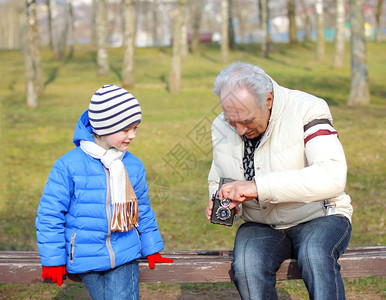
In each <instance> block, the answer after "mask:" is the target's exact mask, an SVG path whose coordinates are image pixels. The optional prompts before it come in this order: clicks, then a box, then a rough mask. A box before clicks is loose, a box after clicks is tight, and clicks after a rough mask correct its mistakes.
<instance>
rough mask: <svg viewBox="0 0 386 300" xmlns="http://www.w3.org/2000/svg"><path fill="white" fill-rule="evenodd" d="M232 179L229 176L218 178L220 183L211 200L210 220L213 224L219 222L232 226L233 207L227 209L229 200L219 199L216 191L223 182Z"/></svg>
mask: <svg viewBox="0 0 386 300" xmlns="http://www.w3.org/2000/svg"><path fill="white" fill-rule="evenodd" d="M232 181H234V180H233V179H230V178H220V184H219V187H218V190H217V191H216V193H215V194H214V195H213V196H212V201H213V209H212V216H211V219H210V221H211V222H212V223H213V224H220V225H226V226H232V224H233V219H234V216H235V209H234V208H233V209H229V205H230V204H231V202H232V201H231V200H229V199H225V198H223V199H219V197H218V191H219V190H220V188H221V186H222V185H223V184H224V183H228V182H232Z"/></svg>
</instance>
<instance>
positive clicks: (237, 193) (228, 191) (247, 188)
mask: <svg viewBox="0 0 386 300" xmlns="http://www.w3.org/2000/svg"><path fill="white" fill-rule="evenodd" d="M257 197H258V194H257V188H256V182H255V181H239V180H238V181H233V182H230V183H226V184H224V185H222V186H221V189H220V191H219V198H220V199H222V198H226V199H230V200H232V202H231V205H230V206H229V209H232V208H234V207H236V206H237V205H239V204H240V203H243V202H244V201H249V200H252V199H255V198H257ZM212 206H213V204H212Z"/></svg>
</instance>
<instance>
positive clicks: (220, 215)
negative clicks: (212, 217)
mask: <svg viewBox="0 0 386 300" xmlns="http://www.w3.org/2000/svg"><path fill="white" fill-rule="evenodd" d="M216 216H217V219H219V220H222V221H225V220H227V219H229V218H230V216H231V211H230V209H229V208H228V207H219V208H218V210H217V211H216Z"/></svg>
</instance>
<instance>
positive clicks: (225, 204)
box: [220, 198, 232, 207]
mask: <svg viewBox="0 0 386 300" xmlns="http://www.w3.org/2000/svg"><path fill="white" fill-rule="evenodd" d="M231 202H232V200H229V199H226V198H222V199H221V201H220V204H221V206H223V207H228V206H229V205H231Z"/></svg>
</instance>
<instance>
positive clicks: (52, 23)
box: [47, 0, 60, 59]
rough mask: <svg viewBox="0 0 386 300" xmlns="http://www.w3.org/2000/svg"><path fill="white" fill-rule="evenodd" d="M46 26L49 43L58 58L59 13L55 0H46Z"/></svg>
mask: <svg viewBox="0 0 386 300" xmlns="http://www.w3.org/2000/svg"><path fill="white" fill-rule="evenodd" d="M47 8H48V27H49V31H50V45H51V49H52V52H53V54H54V58H55V59H60V54H59V35H60V34H59V14H58V7H57V5H56V0H47Z"/></svg>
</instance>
